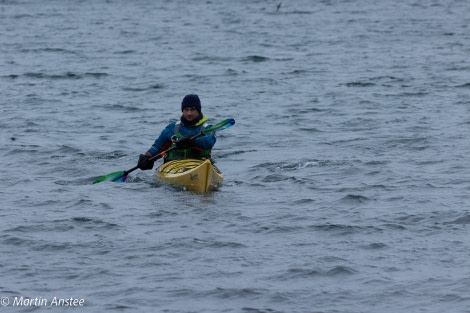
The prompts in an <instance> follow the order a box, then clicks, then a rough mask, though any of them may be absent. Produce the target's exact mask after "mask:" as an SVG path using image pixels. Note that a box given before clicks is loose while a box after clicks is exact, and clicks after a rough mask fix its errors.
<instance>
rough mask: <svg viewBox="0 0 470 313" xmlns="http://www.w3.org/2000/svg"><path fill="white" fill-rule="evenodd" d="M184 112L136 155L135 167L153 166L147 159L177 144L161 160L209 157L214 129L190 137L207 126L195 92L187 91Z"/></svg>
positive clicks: (148, 168) (213, 141)
mask: <svg viewBox="0 0 470 313" xmlns="http://www.w3.org/2000/svg"><path fill="white" fill-rule="evenodd" d="M181 111H182V112H183V114H182V115H181V118H180V120H179V121H175V122H172V123H170V124H168V126H166V127H165V129H164V130H163V131H162V132H161V134H160V136H159V137H158V138H157V139H156V140H155V142H154V143H153V145H152V146H151V147H150V149H149V150H148V151H147V152H146V153H145V154H141V155H140V156H139V161H138V163H137V166H138V167H139V168H140V169H141V170H150V169H152V168H153V164H154V161H152V160H150V158H151V157H152V156H154V155H157V154H159V153H160V152H162V151H165V150H166V149H168V148H170V147H176V149H173V150H171V151H170V152H169V153H168V154H167V155H166V156H165V157H164V162H168V161H171V160H180V159H208V158H210V154H211V149H212V147H213V146H214V144H215V141H216V138H215V132H212V133H209V134H206V135H204V136H201V137H199V138H197V139H196V140H191V137H193V136H194V135H197V134H199V133H200V132H201V131H203V130H204V128H206V127H209V126H210V125H208V124H207V117H206V116H205V115H204V114H202V112H201V100H200V99H199V97H198V95H196V94H189V95H186V96H185V97H184V98H183V101H182V102H181Z"/></svg>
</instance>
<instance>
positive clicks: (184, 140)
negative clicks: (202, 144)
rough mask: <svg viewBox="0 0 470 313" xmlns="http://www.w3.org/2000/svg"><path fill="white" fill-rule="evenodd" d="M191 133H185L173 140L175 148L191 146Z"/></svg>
mask: <svg viewBox="0 0 470 313" xmlns="http://www.w3.org/2000/svg"><path fill="white" fill-rule="evenodd" d="M191 137H192V135H186V136H183V137H181V138H180V139H178V140H177V141H176V142H175V146H176V149H187V148H189V147H191V145H192V144H193V140H192V139H191Z"/></svg>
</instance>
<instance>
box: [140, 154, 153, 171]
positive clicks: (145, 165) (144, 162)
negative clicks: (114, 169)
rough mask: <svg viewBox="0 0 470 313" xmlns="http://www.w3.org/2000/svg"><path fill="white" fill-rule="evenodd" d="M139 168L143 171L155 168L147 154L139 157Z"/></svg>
mask: <svg viewBox="0 0 470 313" xmlns="http://www.w3.org/2000/svg"><path fill="white" fill-rule="evenodd" d="M137 167H138V168H140V169H141V170H142V171H145V170H151V169H152V168H153V161H150V157H149V156H148V155H146V154H141V155H140V156H139V162H138V163H137Z"/></svg>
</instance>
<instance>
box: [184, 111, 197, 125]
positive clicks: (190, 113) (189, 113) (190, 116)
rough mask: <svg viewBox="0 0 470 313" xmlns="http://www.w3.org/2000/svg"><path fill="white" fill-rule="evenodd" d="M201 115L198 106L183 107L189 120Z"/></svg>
mask: <svg viewBox="0 0 470 313" xmlns="http://www.w3.org/2000/svg"><path fill="white" fill-rule="evenodd" d="M198 116H199V112H198V111H197V110H196V108H184V109H183V117H184V118H185V119H186V120H188V121H190V122H191V121H193V120H194V119H195V118H197V117H198Z"/></svg>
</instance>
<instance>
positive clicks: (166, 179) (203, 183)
mask: <svg viewBox="0 0 470 313" xmlns="http://www.w3.org/2000/svg"><path fill="white" fill-rule="evenodd" d="M155 176H156V177H157V179H158V180H159V181H161V182H163V183H167V184H171V185H177V186H184V187H186V189H187V190H190V191H195V192H208V191H211V190H213V189H216V188H217V187H219V186H220V185H221V184H222V181H223V180H224V176H223V175H222V173H221V172H220V170H219V169H218V168H217V167H215V166H214V165H213V164H212V163H211V161H209V160H194V159H187V160H175V161H169V162H166V163H163V164H162V165H160V166H159V167H158V168H157V170H156V171H155Z"/></svg>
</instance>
